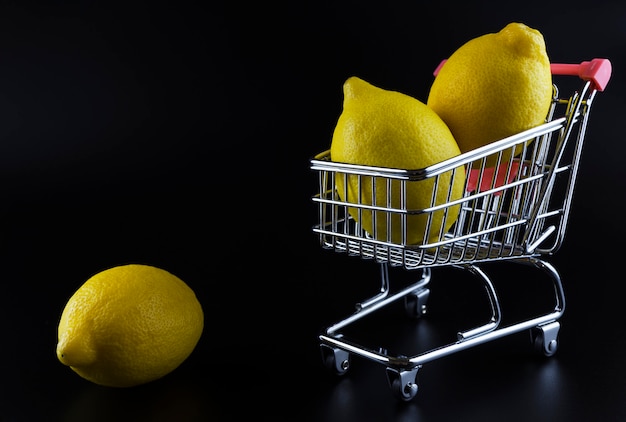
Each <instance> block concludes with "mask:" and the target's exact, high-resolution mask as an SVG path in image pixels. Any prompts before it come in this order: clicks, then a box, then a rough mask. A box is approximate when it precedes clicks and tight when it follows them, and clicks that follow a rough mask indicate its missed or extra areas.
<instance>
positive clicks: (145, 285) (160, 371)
mask: <svg viewBox="0 0 626 422" xmlns="http://www.w3.org/2000/svg"><path fill="white" fill-rule="evenodd" d="M203 325H204V315H203V312H202V307H201V306H200V303H199V302H198V299H197V298H196V295H195V293H194V292H193V291H192V290H191V288H190V287H189V286H188V285H187V284H185V283H184V282H183V281H182V280H181V279H179V278H178V277H176V276H175V275H173V274H171V273H169V272H167V271H165V270H163V269H160V268H156V267H153V266H149V265H140V264H129V265H121V266H117V267H113V268H109V269H107V270H104V271H101V272H99V273H97V274H95V275H93V276H92V277H91V278H89V279H88V280H87V281H86V282H85V283H84V284H83V285H82V286H80V288H79V289H78V290H77V291H76V292H75V293H74V294H73V295H72V297H71V298H70V299H69V300H68V302H67V304H66V305H65V308H64V309H63V313H62V315H61V319H60V322H59V325H58V343H57V348H56V353H57V357H58V359H59V360H60V361H61V363H63V364H65V365H67V366H69V367H70V368H71V369H72V370H73V371H74V372H76V373H77V374H78V375H80V376H81V377H83V378H85V379H87V380H89V381H92V382H94V383H96V384H100V385H104V386H110V387H131V386H135V385H139V384H144V383H147V382H150V381H153V380H155V379H158V378H161V377H163V376H164V375H166V374H168V373H170V372H171V371H173V370H174V369H176V368H177V367H178V366H179V365H180V364H181V363H182V362H183V361H184V360H185V359H187V357H188V356H189V355H190V354H191V352H192V351H193V349H194V348H195V346H196V344H197V342H198V340H199V339H200V336H201V334H202V330H203Z"/></svg>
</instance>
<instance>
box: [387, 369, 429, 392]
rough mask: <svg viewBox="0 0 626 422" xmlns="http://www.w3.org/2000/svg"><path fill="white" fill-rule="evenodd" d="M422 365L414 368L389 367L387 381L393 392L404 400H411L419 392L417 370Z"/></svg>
mask: <svg viewBox="0 0 626 422" xmlns="http://www.w3.org/2000/svg"><path fill="white" fill-rule="evenodd" d="M421 367H422V366H421V365H418V366H416V367H414V368H412V369H396V368H391V367H387V368H386V369H387V381H388V382H389V388H391V392H392V394H393V395H394V396H395V397H396V398H398V399H402V400H403V401H409V400H411V399H412V398H413V397H415V395H416V394H417V390H418V385H417V372H418V371H419V370H420V368H421Z"/></svg>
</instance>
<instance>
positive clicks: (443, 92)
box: [427, 23, 552, 165]
mask: <svg viewBox="0 0 626 422" xmlns="http://www.w3.org/2000/svg"><path fill="white" fill-rule="evenodd" d="M551 100H552V75H551V73H550V61H549V59H548V56H547V53H546V46H545V42H544V39H543V35H542V34H541V33H540V32H539V31H537V30H535V29H532V28H529V27H528V26H526V25H524V24H522V23H510V24H508V25H507V26H506V27H504V28H503V29H502V30H501V31H500V32H498V33H493V34H486V35H482V36H480V37H477V38H474V39H472V40H470V41H468V42H467V43H465V44H463V45H462V46H461V47H460V48H459V49H457V50H456V51H455V52H454V53H453V54H452V55H451V56H450V57H449V59H448V60H447V61H446V63H445V64H444V65H443V66H442V68H441V69H440V71H439V73H438V74H437V76H436V78H435V80H434V81H433V84H432V86H431V89H430V93H429V95H428V100H427V104H428V106H429V107H431V108H432V109H433V110H434V111H435V112H436V113H437V114H438V115H439V116H440V117H441V118H442V119H443V121H444V122H446V124H447V125H448V127H449V128H450V130H451V131H452V134H453V135H454V138H455V139H456V141H457V143H458V145H459V148H460V149H461V152H467V151H470V150H473V149H475V148H477V147H480V146H482V145H485V144H488V143H490V142H493V141H497V140H499V139H502V138H505V137H507V136H510V135H513V134H515V133H518V132H521V131H524V130H526V129H530V128H532V127H534V126H537V125H539V124H542V123H544V122H545V119H546V117H547V114H548V110H549V108H550V102H551ZM516 153H519V150H518V151H516ZM509 156H510V155H509ZM503 159H504V160H506V159H508V157H504V158H503ZM491 164H492V165H493V164H494V163H493V162H492V163H491Z"/></svg>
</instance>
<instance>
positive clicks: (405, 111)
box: [330, 76, 465, 244]
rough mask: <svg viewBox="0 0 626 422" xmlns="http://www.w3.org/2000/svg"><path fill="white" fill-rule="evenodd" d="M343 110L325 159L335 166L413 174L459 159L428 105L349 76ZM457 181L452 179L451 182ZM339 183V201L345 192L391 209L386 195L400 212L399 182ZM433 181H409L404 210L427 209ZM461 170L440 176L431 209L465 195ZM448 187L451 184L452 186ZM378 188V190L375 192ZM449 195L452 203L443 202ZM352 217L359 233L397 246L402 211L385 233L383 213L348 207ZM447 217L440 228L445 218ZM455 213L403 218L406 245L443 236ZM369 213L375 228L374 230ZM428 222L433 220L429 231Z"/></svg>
mask: <svg viewBox="0 0 626 422" xmlns="http://www.w3.org/2000/svg"><path fill="white" fill-rule="evenodd" d="M343 94H344V101H343V110H342V112H341V115H340V116H339V119H338V121H337V124H336V126H335V129H334V131H333V136H332V142H331V148H330V158H331V160H332V161H335V162H342V163H349V164H360V165H366V166H376V167H388V168H396V169H406V170H417V169H423V168H426V167H428V166H430V165H432V164H435V163H438V162H441V161H444V160H446V159H448V158H451V157H454V156H457V155H459V154H460V151H459V147H458V145H457V144H456V141H455V140H454V137H453V136H452V133H450V130H449V129H448V127H447V126H446V124H445V123H444V122H443V121H442V120H441V119H440V118H439V116H437V114H436V113H435V112H434V111H433V110H431V109H430V108H429V107H428V106H426V104H424V103H423V102H421V101H419V100H417V99H416V98H413V97H411V96H409V95H406V94H403V93H400V92H397V91H390V90H385V89H382V88H379V87H376V86H374V85H372V84H370V83H369V82H366V81H364V80H363V79H360V78H358V77H356V76H353V77H350V78H348V79H347V80H346V81H345V83H344V85H343ZM453 179H454V180H453ZM347 181H348V183H347V186H344V178H343V177H341V175H340V176H339V177H337V180H336V185H337V191H338V193H339V195H340V196H342V195H344V192H345V191H346V189H347V199H348V201H349V202H352V203H355V202H357V201H358V200H359V198H360V201H361V203H363V204H365V205H376V206H381V207H386V206H388V204H387V194H388V190H389V194H390V197H391V203H390V204H389V205H391V206H392V207H394V208H399V207H400V206H401V201H402V197H403V195H402V194H401V192H400V190H401V189H400V182H399V181H398V180H393V181H392V183H390V184H387V183H386V181H384V180H382V179H380V178H379V180H377V181H376V183H375V186H376V187H375V188H373V187H372V177H370V176H368V177H362V178H361V181H360V182H359V180H358V177H357V176H356V175H349V176H348V177H347ZM433 183H434V180H433V179H425V180H420V181H411V182H408V183H407V191H406V208H407V209H409V210H423V209H424V208H427V207H430V206H431V205H433V204H432V200H433V190H434V189H433V188H434V185H433ZM464 184H465V171H464V169H463V168H462V167H460V168H458V169H457V170H456V175H455V176H454V178H453V177H452V171H449V172H446V173H444V174H442V175H441V176H440V179H439V182H438V185H437V191H436V195H435V197H436V199H435V204H436V205H440V204H444V203H446V202H448V201H449V200H453V199H458V198H460V197H461V196H462V195H463V189H464ZM451 185H452V186H451ZM374 190H375V192H374ZM449 193H450V197H449V196H448V195H449ZM349 212H350V214H351V215H352V217H353V218H354V219H355V220H356V221H358V222H359V223H360V224H361V225H362V226H363V228H364V229H365V230H366V231H367V232H368V233H369V234H370V235H372V236H375V237H376V238H377V239H379V240H383V241H388V240H389V239H390V240H391V241H392V242H394V243H401V242H402V232H403V230H402V227H401V218H402V217H401V215H400V213H393V214H391V218H390V220H389V223H390V225H391V229H389V227H388V219H387V217H388V216H387V213H386V212H385V211H371V210H367V209H364V210H362V211H361V213H360V214H359V212H358V210H357V209H356V208H354V207H350V208H349ZM446 213H447V217H446V218H445V222H444V215H446ZM458 213H459V207H458V206H453V207H449V208H448V209H447V210H446V211H444V210H438V211H434V212H431V213H429V212H426V213H419V214H411V215H409V216H408V217H407V229H406V234H407V237H406V243H407V244H418V243H422V242H423V241H424V240H426V241H428V242H430V241H437V240H439V238H440V235H441V233H442V232H445V231H447V230H448V229H449V228H450V227H451V226H452V225H453V224H454V222H455V220H456V218H458ZM374 215H376V223H375V226H376V227H374ZM429 217H430V220H431V223H430V229H427V227H428V221H429Z"/></svg>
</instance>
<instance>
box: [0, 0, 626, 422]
mask: <svg viewBox="0 0 626 422" xmlns="http://www.w3.org/2000/svg"><path fill="white" fill-rule="evenodd" d="M411 3H412V2H395V3H389V4H386V5H384V6H383V5H382V4H379V5H374V6H365V5H364V4H360V3H355V4H347V3H345V2H341V3H337V2H329V3H328V4H325V3H319V2H297V3H293V4H285V5H276V4H267V3H253V4H249V5H242V4H236V3H227V2H223V4H222V3H221V2H218V3H212V5H211V6H209V7H206V8H194V7H187V6H182V5H177V6H171V5H168V6H166V5H161V4H152V3H150V4H146V5H145V7H144V6H143V5H142V6H139V5H138V4H137V3H136V2H135V3H133V4H134V5H135V6H132V7H131V6H128V5H126V6H123V7H119V8H117V7H113V6H110V5H106V4H104V3H102V4H99V3H97V2H79V1H77V2H47V3H45V4H41V5H36V4H34V3H28V4H26V3H20V2H13V4H11V5H8V6H7V5H2V6H0V8H1V9H0V111H1V113H0V119H1V120H0V121H1V124H0V177H1V178H2V182H1V183H0V197H1V198H2V202H1V204H2V208H0V217H1V220H0V221H2V223H1V225H0V264H1V266H0V268H2V286H3V289H2V294H1V295H0V317H1V320H2V347H0V350H1V352H0V353H1V355H0V365H2V366H1V368H2V369H1V374H2V377H1V378H0V386H1V388H2V390H1V395H0V415H1V416H2V421H3V422H4V421H41V420H59V421H84V420H90V421H109V420H115V421H122V420H133V421H137V420H147V421H161V420H163V421H170V420H171V421H186V420H187V421H196V420H202V421H204V420H239V419H242V418H244V417H250V418H260V417H262V418H264V419H270V418H273V417H284V418H286V419H288V420H300V421H303V420H312V421H351V420H359V421H365V420H377V421H386V420H398V421H447V420H451V421H457V420H463V421H470V420H481V421H490V420H505V419H506V420H511V421H527V420H537V421H544V420H545V421H570V420H606V421H619V420H624V419H626V404H625V403H624V394H625V393H626V381H625V377H626V370H625V369H624V365H623V364H622V360H623V356H624V352H625V351H626V341H625V340H624V336H623V335H622V332H621V331H622V326H623V322H624V315H623V312H622V308H623V300H622V297H621V293H620V292H621V287H622V286H621V284H622V283H621V282H622V279H623V277H622V275H621V273H620V272H621V266H622V251H621V239H622V238H623V235H624V228H623V224H622V223H621V219H622V218H621V214H622V213H621V208H620V207H621V205H620V203H621V197H622V195H623V194H622V192H623V191H624V182H623V180H624V170H623V169H624V166H623V158H622V157H623V156H624V143H623V142H622V137H623V135H622V124H621V120H622V116H623V115H624V111H625V110H624V107H625V105H624V100H623V93H624V85H623V77H622V71H623V70H622V69H623V66H624V64H623V57H624V55H623V52H624V48H625V47H626V42H625V41H626V32H625V31H626V7H625V6H624V5H623V4H621V3H619V2H603V1H600V2H593V4H586V5H572V4H571V3H570V2H552V3H549V4H546V3H548V2H530V3H529V2H526V3H524V7H523V8H521V7H520V8H511V7H505V5H504V4H502V5H500V6H493V5H487V4H483V3H471V4H470V3H459V4H455V3H452V4H450V3H449V2H447V3H445V4H441V5H439V4H433V5H430V7H429V8H422V7H419V8H418V7H414V6H410V4H411ZM511 21H522V22H525V23H526V24H528V25H529V26H532V27H535V28H537V29H540V30H541V31H542V33H543V34H544V37H545V39H546V43H547V45H548V53H549V55H550V56H551V59H552V60H553V61H561V62H577V61H583V60H589V59H592V58H594V57H606V58H609V59H610V60H611V61H612V63H613V72H614V75H613V79H612V81H611V82H610V83H609V85H608V87H607V90H606V92H604V93H601V95H599V96H598V97H597V99H596V103H595V104H594V106H593V110H592V116H591V120H590V125H589V128H588V134H587V139H588V142H587V144H586V146H585V150H584V153H583V160H582V163H581V169H580V174H579V183H578V184H577V187H576V192H575V197H574V204H573V211H572V215H571V219H570V222H569V226H568V231H567V235H566V240H565V244H564V246H563V248H562V249H561V250H560V251H559V252H558V253H557V254H556V255H555V256H554V257H550V258H549V261H550V262H551V263H553V264H554V266H555V267H556V268H557V269H558V270H559V272H560V274H561V277H562V279H563V283H564V287H565V295H566V299H567V306H566V310H565V314H564V316H563V318H562V319H561V323H562V328H561V332H560V336H559V350H558V351H557V353H556V355H555V356H553V357H550V358H545V357H543V356H538V355H537V354H535V353H533V350H532V347H531V345H530V341H529V338H528V335H527V334H528V333H526V332H524V333H519V334H517V335H513V336H510V337H507V338H504V339H501V340H498V341H495V342H490V343H488V344H483V345H480V346H478V347H475V348H472V349H470V350H466V351H463V352H461V353H457V354H454V355H451V356H446V357H444V358H442V359H439V360H436V361H432V362H429V363H428V364H426V365H424V367H423V368H422V369H421V370H420V371H419V387H420V388H419V391H418V393H417V396H416V397H415V398H414V399H413V400H412V401H410V402H406V403H405V402H401V401H398V400H396V399H395V398H394V397H393V395H392V394H391V391H390V389H389V388H388V386H387V384H386V383H387V381H386V378H385V371H384V367H382V365H379V364H377V363H374V362H371V361H367V360H363V359H354V360H353V362H352V367H351V368H350V370H349V371H348V373H346V374H345V375H344V376H341V377H338V376H335V374H333V373H330V372H329V371H327V370H326V368H324V367H323V365H322V360H321V356H320V350H319V344H318V340H317V336H318V334H319V333H320V332H321V330H322V329H323V328H324V327H327V326H329V325H331V324H332V323H334V322H335V321H337V320H339V319H340V318H343V317H345V316H348V315H349V314H350V313H351V312H353V310H354V305H355V304H356V303H357V302H359V301H361V300H363V299H365V298H367V297H370V296H371V295H373V294H375V293H376V292H377V290H378V288H379V278H378V276H379V274H378V268H377V267H376V265H375V264H372V263H369V262H363V261H359V260H358V259H356V258H351V257H346V256H343V255H339V254H335V253H333V252H329V251H326V250H322V249H321V248H320V247H319V245H318V243H317V240H316V238H315V236H314V234H313V233H312V231H311V227H312V225H313V224H314V218H315V208H314V206H313V205H312V203H311V201H310V197H311V195H312V194H313V193H314V191H315V189H316V188H317V185H316V180H315V175H314V174H313V172H312V171H310V170H309V162H308V160H309V159H310V158H311V157H312V156H313V155H315V154H316V153H318V152H321V151H322V150H324V149H326V148H328V147H329V145H330V137H331V133H332V130H333V128H334V125H335V122H336V119H337V117H338V115H339V113H340V111H341V102H342V91H341V86H342V84H343V82H344V80H345V79H346V78H347V77H348V76H351V75H359V76H361V77H362V78H364V79H366V80H369V81H371V82H372V83H376V84H378V85H380V86H384V87H386V88H388V89H395V90H399V91H402V92H405V93H408V94H410V95H413V96H415V97H417V98H419V99H421V100H425V98H426V95H427V92H428V87H429V86H430V83H431V80H432V79H431V78H432V69H433V68H434V67H435V66H436V65H437V64H438V63H439V61H440V60H441V59H442V58H445V57H446V55H448V54H450V53H451V52H452V51H454V50H455V49H456V48H457V47H458V46H459V45H460V44H461V43H463V42H465V41H467V40H468V39H470V38H473V37H475V36H478V35H481V34H483V33H487V32H496V31H498V30H499V29H501V28H502V27H503V26H504V25H506V24H507V23H509V22H511ZM129 262H142V263H148V264H152V265H156V266H159V267H162V268H165V269H167V270H169V271H171V272H173V273H175V274H177V275H179V276H180V277H181V278H182V279H183V280H185V281H186V282H187V283H188V284H189V285H190V286H191V287H192V288H193V289H194V290H195V291H196V293H197V295H198V297H199V299H200V302H201V303H202V305H203V308H204V310H205V314H206V328H205V332H204V334H203V337H202V339H201V341H200V343H199V344H198V347H197V349H196V350H195V351H194V353H193V354H192V355H191V356H190V358H189V359H188V360H187V361H185V362H184V363H183V365H181V366H180V367H179V368H178V369H177V370H175V371H174V372H173V373H171V374H169V375H168V376H166V377H164V378H163V379H161V380H158V381H155V382H153V383H150V384H147V385H144V386H140V387H135V388H131V389H111V388H105V387H100V386H97V385H94V384H91V383H89V382H87V381H85V380H83V379H81V378H80V377H78V376H77V375H76V374H74V373H73V372H72V371H71V370H69V369H68V368H66V367H64V366H63V365H61V364H60V363H59V362H58V361H57V359H56V356H55V351H54V350H55V345H56V326H57V322H58V318H59V317H60V313H61V311H62V309H63V306H64V305H65V302H66V301H67V299H68V298H69V296H70V295H71V294H72V293H73V292H74V290H75V289H76V288H78V286H79V285H80V284H81V283H82V282H83V281H85V280H86V279H87V278H88V277H89V276H91V275H92V274H94V273H96V272H98V271H100V270H102V269H105V268H107V267H110V266H114V265H119V264H124V263H129ZM485 271H487V272H488V273H490V274H493V278H494V283H495V284H496V288H497V289H498V291H499V292H500V294H501V295H502V301H503V304H502V306H503V317H504V318H506V319H507V320H515V319H516V318H525V317H527V315H528V313H532V312H536V311H541V310H543V309H545V308H546V307H548V309H549V308H550V306H552V304H551V296H550V286H549V285H547V284H546V282H545V280H544V279H542V278H541V277H538V276H537V275H536V274H533V273H532V272H531V273H528V271H526V270H524V269H520V268H518V267H516V266H513V267H509V266H507V265H500V264H498V265H495V264H494V265H490V266H486V267H485ZM394 277H397V279H398V280H399V281H400V283H403V282H405V281H406V280H407V279H409V278H410V275H407V274H404V273H399V274H395V273H394ZM393 280H395V278H394V279H393ZM484 301H485V298H484V296H483V288H482V287H481V286H480V285H479V284H478V283H477V282H475V281H474V280H473V279H471V278H467V277H466V276H465V275H464V274H462V273H461V272H458V271H455V270H452V269H449V270H441V271H435V272H434V273H433V281H432V282H431V297H430V301H429V310H430V312H429V314H428V315H427V317H426V318H424V319H423V320H421V321H414V320H411V319H408V318H406V317H405V315H404V312H403V309H401V307H399V306H398V307H390V309H387V310H385V311H384V312H382V313H381V314H380V315H376V316H375V317H372V318H369V319H367V320H366V321H364V322H363V324H360V325H359V326H358V327H355V333H354V335H355V336H358V337H359V338H363V340H364V341H367V342H368V344H369V343H370V342H371V345H372V347H389V348H391V349H393V350H397V351H398V353H405V354H410V353H412V351H413V350H415V347H417V346H416V345H417V344H418V343H419V342H432V343H436V342H438V341H441V342H443V343H446V342H449V341H454V340H455V335H456V331H458V330H462V329H466V328H471V327H473V326H474V325H476V324H477V323H480V322H481V321H483V320H484V319H485V318H488V308H486V307H485V303H484ZM419 344H421V343H419Z"/></svg>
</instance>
